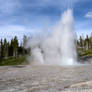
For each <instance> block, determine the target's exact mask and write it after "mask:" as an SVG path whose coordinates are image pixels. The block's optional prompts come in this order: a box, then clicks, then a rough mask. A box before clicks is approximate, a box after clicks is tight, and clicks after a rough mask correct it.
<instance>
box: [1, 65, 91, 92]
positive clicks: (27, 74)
mask: <svg viewBox="0 0 92 92" xmlns="http://www.w3.org/2000/svg"><path fill="white" fill-rule="evenodd" d="M0 92H92V65H82V66H71V67H60V66H6V67H0Z"/></svg>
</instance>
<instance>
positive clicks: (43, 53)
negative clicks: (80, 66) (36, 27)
mask: <svg viewBox="0 0 92 92" xmlns="http://www.w3.org/2000/svg"><path fill="white" fill-rule="evenodd" d="M27 46H28V47H30V48H31V52H30V54H31V56H30V57H29V61H30V62H31V63H33V64H42V65H73V64H75V63H76V61H77V54H76V46H75V32H74V19H73V14H72V10H71V9H68V10H67V11H65V12H64V13H63V14H62V17H61V19H60V21H59V22H58V23H57V24H56V25H55V26H54V27H53V28H52V29H51V33H50V35H48V36H47V37H43V36H42V37H41V36H36V37H33V38H31V39H30V40H29V41H28V44H27Z"/></svg>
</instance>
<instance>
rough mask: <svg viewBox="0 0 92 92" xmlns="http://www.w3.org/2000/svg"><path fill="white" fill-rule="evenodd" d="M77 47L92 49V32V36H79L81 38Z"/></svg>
mask: <svg viewBox="0 0 92 92" xmlns="http://www.w3.org/2000/svg"><path fill="white" fill-rule="evenodd" d="M77 48H81V49H82V50H89V49H92V33H91V35H90V36H88V35H86V37H84V35H82V36H80V37H79V40H77Z"/></svg>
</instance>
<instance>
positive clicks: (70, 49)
mask: <svg viewBox="0 0 92 92" xmlns="http://www.w3.org/2000/svg"><path fill="white" fill-rule="evenodd" d="M61 22H62V27H63V28H62V34H63V35H61V40H62V41H61V52H62V56H61V57H62V59H61V61H62V64H64V65H73V64H76V61H77V53H76V46H75V39H76V35H75V32H74V19H73V13H72V10H71V9H68V10H67V11H66V12H64V14H63V15H62V21H61ZM62 45H63V46H62Z"/></svg>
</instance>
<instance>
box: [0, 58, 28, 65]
mask: <svg viewBox="0 0 92 92" xmlns="http://www.w3.org/2000/svg"><path fill="white" fill-rule="evenodd" d="M25 64H28V61H27V60H26V56H22V57H17V58H15V57H9V58H7V59H0V66H7V65H25Z"/></svg>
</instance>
